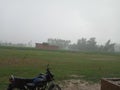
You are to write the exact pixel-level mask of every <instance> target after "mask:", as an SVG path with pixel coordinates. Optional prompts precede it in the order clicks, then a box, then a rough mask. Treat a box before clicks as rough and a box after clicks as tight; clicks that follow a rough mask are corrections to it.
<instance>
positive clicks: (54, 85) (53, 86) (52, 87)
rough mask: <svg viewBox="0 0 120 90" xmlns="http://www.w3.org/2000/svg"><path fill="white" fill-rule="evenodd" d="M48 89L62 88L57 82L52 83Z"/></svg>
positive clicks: (59, 89)
mask: <svg viewBox="0 0 120 90" xmlns="http://www.w3.org/2000/svg"><path fill="white" fill-rule="evenodd" d="M48 90H61V88H60V86H59V85H57V84H52V85H50V87H49V88H48Z"/></svg>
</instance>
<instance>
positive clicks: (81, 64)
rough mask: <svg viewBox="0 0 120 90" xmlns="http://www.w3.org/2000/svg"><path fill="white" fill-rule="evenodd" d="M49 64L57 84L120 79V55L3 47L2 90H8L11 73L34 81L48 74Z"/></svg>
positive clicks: (0, 54) (0, 61) (0, 65)
mask: <svg viewBox="0 0 120 90" xmlns="http://www.w3.org/2000/svg"><path fill="white" fill-rule="evenodd" d="M47 64H50V68H51V71H52V72H53V73H54V75H55V79H56V80H57V81H60V80H66V79H71V78H74V79H84V80H87V81H92V82H99V81H100V79H101V78H103V77H120V54H115V53H114V54H112V53H83V52H68V51H47V50H38V49H34V48H15V47H0V90H5V89H6V87H7V85H8V83H9V81H8V79H9V76H10V75H11V74H12V75H15V76H19V77H26V78H32V77H34V76H37V75H38V74H39V73H45V69H46V65H47ZM73 75H74V76H75V75H76V76H77V77H72V76H73Z"/></svg>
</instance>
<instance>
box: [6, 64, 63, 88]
mask: <svg viewBox="0 0 120 90" xmlns="http://www.w3.org/2000/svg"><path fill="white" fill-rule="evenodd" d="M9 81H10V84H9V85H8V88H7V90H61V88H60V87H59V85H58V84H56V83H55V81H54V75H53V74H52V73H51V71H50V68H49V65H47V69H46V73H45V74H39V75H38V76H37V77H35V78H32V79H28V78H18V77H14V76H13V75H11V77H10V78H9Z"/></svg>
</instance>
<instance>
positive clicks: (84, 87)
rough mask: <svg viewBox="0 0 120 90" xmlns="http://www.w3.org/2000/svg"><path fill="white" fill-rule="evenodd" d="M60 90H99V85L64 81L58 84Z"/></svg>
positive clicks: (72, 80) (80, 81) (78, 81)
mask: <svg viewBox="0 0 120 90" xmlns="http://www.w3.org/2000/svg"><path fill="white" fill-rule="evenodd" d="M60 86H61V88H62V90H100V84H98V83H95V84H93V83H89V82H87V81H83V80H74V79H71V80H64V81H62V82H61V84H60Z"/></svg>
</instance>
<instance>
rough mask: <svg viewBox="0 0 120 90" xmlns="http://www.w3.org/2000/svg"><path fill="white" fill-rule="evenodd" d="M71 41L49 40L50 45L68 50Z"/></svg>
mask: <svg viewBox="0 0 120 90" xmlns="http://www.w3.org/2000/svg"><path fill="white" fill-rule="evenodd" d="M70 42H71V41H70V40H62V39H48V44H50V45H55V46H59V48H60V49H68V47H69V44H70Z"/></svg>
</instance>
